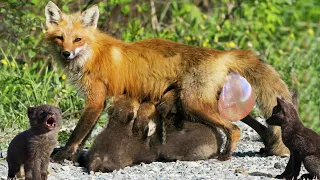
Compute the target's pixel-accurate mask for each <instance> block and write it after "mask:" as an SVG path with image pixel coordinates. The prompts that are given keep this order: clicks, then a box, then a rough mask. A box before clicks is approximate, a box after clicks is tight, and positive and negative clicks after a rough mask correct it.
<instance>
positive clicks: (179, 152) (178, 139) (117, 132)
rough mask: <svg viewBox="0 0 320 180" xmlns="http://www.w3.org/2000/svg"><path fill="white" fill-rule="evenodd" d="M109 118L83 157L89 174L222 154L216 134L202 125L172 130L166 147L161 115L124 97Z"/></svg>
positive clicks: (148, 105) (145, 104)
mask: <svg viewBox="0 0 320 180" xmlns="http://www.w3.org/2000/svg"><path fill="white" fill-rule="evenodd" d="M137 105H138V106H137ZM136 107H139V110H138V111H137V109H138V108H136ZM167 107H169V106H167ZM135 114H136V117H135ZM109 115H110V124H109V125H108V127H107V128H106V129H105V130H104V131H103V132H102V133H101V134H99V135H98V137H97V138H96V139H95V141H94V144H93V145H92V147H91V148H90V149H89V152H88V153H87V154H86V155H82V157H81V156H80V165H84V166H85V167H87V168H88V171H102V172H108V171H113V170H118V169H120V168H124V167H126V166H131V165H133V164H137V163H140V162H145V163H150V162H154V161H157V160H166V161H173V160H200V159H207V158H210V157H213V156H214V155H215V154H216V153H217V151H218V145H217V144H219V143H218V140H217V139H218V138H217V137H216V134H215V133H214V132H213V131H212V130H211V129H210V127H207V126H205V125H203V124H200V123H191V122H190V123H185V124H184V127H183V129H182V130H181V131H180V130H177V129H175V128H173V127H169V128H168V131H167V134H166V136H167V140H166V143H165V144H162V143H161V140H160V139H161V138H162V137H160V136H161V133H159V129H161V128H160V123H159V122H160V121H159V120H161V116H160V114H158V112H157V111H156V108H155V106H154V105H153V104H151V103H142V104H141V105H140V106H139V104H138V103H137V102H135V101H134V100H132V99H130V98H128V97H125V96H122V97H121V98H117V99H116V100H115V103H114V105H113V106H112V107H111V109H109ZM124 116H127V117H124ZM119 117H121V118H120V119H119ZM134 126H135V127H134ZM151 141H152V142H151Z"/></svg>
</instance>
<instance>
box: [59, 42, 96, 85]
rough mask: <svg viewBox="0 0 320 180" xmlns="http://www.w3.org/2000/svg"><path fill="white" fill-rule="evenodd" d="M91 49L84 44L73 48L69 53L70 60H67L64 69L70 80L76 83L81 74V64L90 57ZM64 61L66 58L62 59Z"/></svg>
mask: <svg viewBox="0 0 320 180" xmlns="http://www.w3.org/2000/svg"><path fill="white" fill-rule="evenodd" d="M91 52H92V50H91V48H90V47H89V46H88V45H87V44H84V45H83V46H81V47H78V48H76V49H75V51H74V52H72V53H71V56H70V60H68V63H67V65H66V66H65V71H66V72H67V73H68V74H69V77H70V80H71V81H72V82H74V83H76V84H77V82H79V80H80V79H81V78H82V76H83V71H82V70H83V66H84V65H85V63H86V62H87V61H88V60H89V59H90V57H91V54H92V53H91ZM62 61H66V60H62Z"/></svg>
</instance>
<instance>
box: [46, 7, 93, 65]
mask: <svg viewBox="0 0 320 180" xmlns="http://www.w3.org/2000/svg"><path fill="white" fill-rule="evenodd" d="M45 16H46V28H47V32H46V39H47V40H48V41H49V43H50V45H52V49H53V51H55V52H56V55H57V57H59V59H60V60H61V62H62V63H63V64H66V63H69V62H71V61H79V62H77V63H78V64H79V65H83V64H84V61H85V60H86V59H87V58H88V57H89V56H90V53H91V49H90V47H89V46H88V44H89V43H90V41H92V40H93V37H92V36H90V34H92V32H93V31H94V30H95V29H96V27H97V23H98V18H99V9H98V6H97V5H94V6H92V7H90V8H89V9H87V10H86V11H84V12H82V13H75V14H70V15H69V14H64V13H62V12H61V10H60V9H59V8H58V7H57V6H56V5H55V4H54V3H53V2H51V1H49V2H48V4H47V5H46V7H45Z"/></svg>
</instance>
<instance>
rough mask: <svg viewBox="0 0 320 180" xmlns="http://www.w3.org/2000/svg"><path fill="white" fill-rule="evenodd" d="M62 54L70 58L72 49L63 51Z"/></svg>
mask: <svg viewBox="0 0 320 180" xmlns="http://www.w3.org/2000/svg"><path fill="white" fill-rule="evenodd" d="M62 55H63V57H65V58H68V57H69V56H70V51H63V52H62Z"/></svg>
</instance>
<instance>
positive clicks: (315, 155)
mask: <svg viewBox="0 0 320 180" xmlns="http://www.w3.org/2000/svg"><path fill="white" fill-rule="evenodd" d="M277 103H278V104H277V106H275V107H274V108H273V112H272V116H271V117H270V118H269V119H267V123H268V124H270V125H278V126H281V129H282V140H283V142H284V144H285V145H286V146H287V147H288V148H289V149H290V153H291V154H290V159H289V162H288V164H287V166H286V169H285V171H284V172H283V173H282V174H281V175H278V176H276V178H279V179H282V178H285V179H297V177H298V176H299V173H300V168H301V163H302V162H303V164H304V166H305V168H306V169H307V171H308V172H309V174H304V175H302V176H301V178H302V179H313V178H318V179H319V178H320V135H319V134H317V133H315V132H314V131H312V130H311V129H309V128H306V127H305V126H304V125H303V124H302V122H301V121H300V119H299V116H298V113H297V110H296V109H295V108H294V106H293V104H291V103H290V102H287V101H285V100H283V99H280V98H277Z"/></svg>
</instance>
